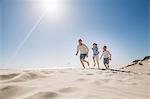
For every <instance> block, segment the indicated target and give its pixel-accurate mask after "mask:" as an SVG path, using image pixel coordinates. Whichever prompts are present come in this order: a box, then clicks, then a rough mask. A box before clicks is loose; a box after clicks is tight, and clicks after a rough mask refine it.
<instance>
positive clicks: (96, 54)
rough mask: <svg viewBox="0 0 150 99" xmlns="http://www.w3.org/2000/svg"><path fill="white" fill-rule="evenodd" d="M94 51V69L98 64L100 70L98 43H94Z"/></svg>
mask: <svg viewBox="0 0 150 99" xmlns="http://www.w3.org/2000/svg"><path fill="white" fill-rule="evenodd" d="M92 50H93V62H94V67H95V65H96V63H97V65H98V69H100V68H99V51H98V47H97V44H96V43H93V48H92ZM95 61H96V62H95Z"/></svg>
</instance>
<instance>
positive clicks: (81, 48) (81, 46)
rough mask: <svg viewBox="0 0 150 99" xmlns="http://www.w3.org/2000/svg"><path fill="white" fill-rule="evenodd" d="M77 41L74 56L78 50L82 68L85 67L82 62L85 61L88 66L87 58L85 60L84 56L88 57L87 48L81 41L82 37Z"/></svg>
mask: <svg viewBox="0 0 150 99" xmlns="http://www.w3.org/2000/svg"><path fill="white" fill-rule="evenodd" d="M78 43H79V45H78V46H77V53H76V56H77V55H78V53H79V51H80V62H81V64H82V66H83V68H85V66H84V63H87V65H88V66H89V62H88V61H87V60H85V57H88V52H89V49H88V47H87V46H86V45H85V44H84V43H82V39H79V40H78Z"/></svg>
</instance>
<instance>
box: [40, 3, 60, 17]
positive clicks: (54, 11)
mask: <svg viewBox="0 0 150 99" xmlns="http://www.w3.org/2000/svg"><path fill="white" fill-rule="evenodd" d="M61 1H62V0H42V2H43V8H44V10H45V11H46V12H47V13H49V14H51V15H59V14H60V13H61V12H62V10H61V9H62V2H61Z"/></svg>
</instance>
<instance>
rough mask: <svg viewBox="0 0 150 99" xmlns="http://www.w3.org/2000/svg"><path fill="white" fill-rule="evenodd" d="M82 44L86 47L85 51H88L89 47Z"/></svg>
mask: <svg viewBox="0 0 150 99" xmlns="http://www.w3.org/2000/svg"><path fill="white" fill-rule="evenodd" d="M84 46H85V47H86V50H87V52H89V48H88V47H87V46H86V45H85V44H84Z"/></svg>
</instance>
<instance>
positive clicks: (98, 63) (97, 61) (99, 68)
mask: <svg viewBox="0 0 150 99" xmlns="http://www.w3.org/2000/svg"><path fill="white" fill-rule="evenodd" d="M96 62H97V65H98V69H100V68H99V61H98V60H96Z"/></svg>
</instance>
